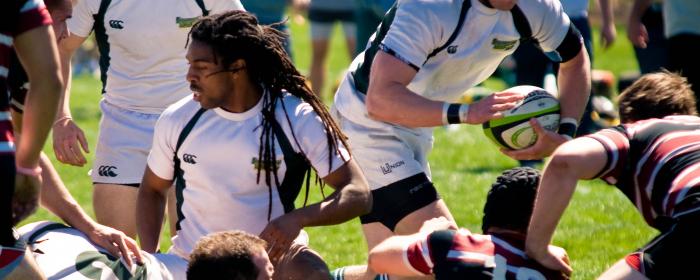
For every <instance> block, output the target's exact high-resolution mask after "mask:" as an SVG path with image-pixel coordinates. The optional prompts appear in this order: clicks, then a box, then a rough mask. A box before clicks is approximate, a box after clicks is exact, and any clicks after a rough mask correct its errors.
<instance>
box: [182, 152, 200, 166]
mask: <svg viewBox="0 0 700 280" xmlns="http://www.w3.org/2000/svg"><path fill="white" fill-rule="evenodd" d="M196 158H197V156H195V155H191V154H184V155H182V161H184V162H186V163H189V164H197V162H196V161H195V159H196Z"/></svg>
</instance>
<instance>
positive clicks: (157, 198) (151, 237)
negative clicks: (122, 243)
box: [136, 184, 166, 253]
mask: <svg viewBox="0 0 700 280" xmlns="http://www.w3.org/2000/svg"><path fill="white" fill-rule="evenodd" d="M165 201H166V194H165V193H162V192H158V191H156V190H153V189H151V188H149V187H148V186H147V185H143V184H142V186H141V187H140V188H139V194H138V199H137V201H136V213H137V217H136V226H137V231H138V235H139V240H140V241H141V249H143V250H144V251H146V252H149V253H155V252H156V251H157V250H158V238H159V237H160V230H161V225H162V224H163V211H165Z"/></svg>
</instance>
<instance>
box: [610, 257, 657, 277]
mask: <svg viewBox="0 0 700 280" xmlns="http://www.w3.org/2000/svg"><path fill="white" fill-rule="evenodd" d="M637 279H639V280H646V279H648V278H646V277H645V276H644V274H642V273H640V272H639V271H637V270H635V269H634V268H632V267H631V266H630V265H629V264H628V263H627V261H626V260H625V259H622V260H619V261H618V262H616V263H615V264H614V265H613V266H611V267H610V268H609V269H608V270H607V271H605V272H604V273H603V274H601V275H600V276H599V277H598V280H637Z"/></svg>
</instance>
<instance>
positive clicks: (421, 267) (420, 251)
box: [403, 236, 433, 275]
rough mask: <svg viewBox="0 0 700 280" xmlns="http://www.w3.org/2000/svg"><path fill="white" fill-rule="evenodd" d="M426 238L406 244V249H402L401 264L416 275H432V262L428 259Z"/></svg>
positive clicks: (428, 249) (428, 250)
mask: <svg viewBox="0 0 700 280" xmlns="http://www.w3.org/2000/svg"><path fill="white" fill-rule="evenodd" d="M428 238H429V236H426V237H425V238H423V239H421V240H418V241H416V242H414V243H411V244H408V246H406V249H404V254H403V263H404V265H405V266H406V267H408V268H410V269H412V270H413V271H414V272H416V274H421V275H430V274H432V273H433V260H432V258H431V257H430V246H428Z"/></svg>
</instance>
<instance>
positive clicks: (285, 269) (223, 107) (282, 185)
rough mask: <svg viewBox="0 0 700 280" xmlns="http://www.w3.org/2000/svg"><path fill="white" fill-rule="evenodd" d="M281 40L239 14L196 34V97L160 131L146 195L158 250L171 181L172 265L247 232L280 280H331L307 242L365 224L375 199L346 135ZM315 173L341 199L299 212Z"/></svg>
mask: <svg viewBox="0 0 700 280" xmlns="http://www.w3.org/2000/svg"><path fill="white" fill-rule="evenodd" d="M283 37H284V34H283V33H281V32H279V31H277V30H276V29H273V28H272V27H270V26H261V25H258V22H257V19H256V18H255V16H253V15H252V14H250V13H247V12H243V11H230V12H226V13H222V14H216V15H212V16H209V17H205V18H204V19H202V20H200V21H198V22H197V23H196V24H195V25H194V27H192V31H191V41H190V43H189V46H188V51H187V60H188V61H189V62H190V67H189V70H188V72H187V81H188V82H189V83H190V88H191V89H192V90H193V91H194V95H193V96H192V98H190V97H186V98H184V99H183V100H181V101H179V102H177V103H176V104H174V105H172V106H170V107H169V108H168V110H166V111H165V112H164V113H163V115H162V116H161V117H160V119H159V120H158V123H157V124H156V128H155V135H154V141H153V148H152V149H151V153H150V155H149V157H148V167H147V169H146V173H145V176H144V178H143V182H142V185H141V188H140V189H139V197H138V212H139V218H138V220H137V222H138V228H139V238H140V240H141V245H142V247H143V248H144V250H146V251H148V252H155V250H157V244H158V237H159V235H160V227H161V224H162V211H163V207H164V202H165V200H164V199H165V194H166V193H167V191H168V189H170V188H171V187H172V185H173V181H175V189H176V192H177V198H178V199H177V202H178V203H177V204H178V223H177V229H178V232H177V236H175V237H174V238H173V247H172V248H171V250H170V251H171V252H172V253H173V254H174V255H177V256H178V257H180V258H182V259H183V260H185V259H187V258H188V257H189V255H190V253H191V251H192V250H193V248H194V245H195V242H196V241H197V240H198V239H199V238H201V237H203V236H205V235H207V234H209V233H212V232H218V231H225V230H244V231H246V232H250V233H253V234H259V235H260V238H262V239H264V240H265V241H267V242H268V244H269V246H270V247H269V254H270V257H271V259H272V261H273V263H274V265H275V271H277V274H276V276H275V279H290V278H291V279H328V275H329V272H328V268H327V267H326V264H325V262H324V261H323V260H322V259H321V257H320V256H319V255H318V254H317V253H316V252H314V251H313V250H311V249H310V248H309V247H308V246H307V244H305V243H306V242H304V241H302V240H300V238H299V236H300V234H301V233H302V229H303V228H305V227H311V226H323V225H334V224H339V223H343V222H346V221H348V220H350V219H352V218H355V217H357V216H359V215H362V214H364V213H367V212H368V211H369V208H370V205H371V200H370V193H369V188H368V187H367V182H366V179H365V178H364V176H363V175H362V172H361V171H360V169H359V167H358V166H357V164H356V163H355V160H354V159H353V158H351V157H350V154H349V152H348V150H347V145H346V143H345V136H344V135H343V134H342V132H341V131H340V129H339V128H338V126H337V124H336V123H335V122H334V121H333V118H332V117H331V115H330V113H329V112H328V111H327V109H326V107H325V105H324V104H323V102H322V101H321V99H320V98H319V97H318V96H316V95H314V94H313V92H312V91H311V90H310V89H309V87H308V86H307V84H306V79H305V78H304V76H302V75H301V74H300V73H299V71H298V70H297V69H296V68H295V67H294V65H293V64H292V62H291V60H290V59H289V56H288V55H287V54H286V53H285V52H284V49H283V47H282V40H283ZM312 168H313V170H315V172H316V174H318V175H317V176H318V177H317V178H320V179H322V180H323V182H324V183H325V184H328V185H329V186H331V187H332V188H333V189H334V190H335V192H333V193H332V194H331V195H328V196H326V197H325V199H324V200H323V201H321V202H319V203H315V204H311V205H307V204H306V203H304V206H303V207H300V208H297V209H295V205H294V201H295V199H296V198H297V196H298V195H299V192H300V190H301V188H302V186H303V185H304V181H305V180H304V178H305V177H306V176H310V172H311V169H312ZM306 178H307V180H306V185H307V188H308V187H309V183H310V177H306ZM307 190H308V189H307ZM307 194H308V192H307ZM307 196H308V195H307ZM306 198H308V197H305V200H306ZM232 215H235V217H233V216H232Z"/></svg>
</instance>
